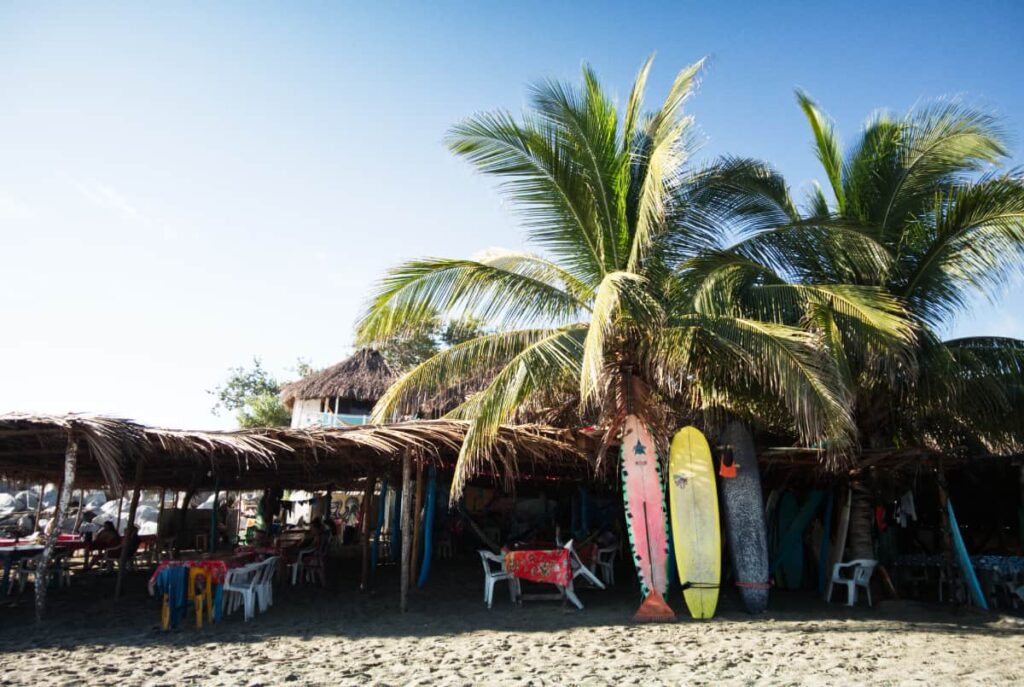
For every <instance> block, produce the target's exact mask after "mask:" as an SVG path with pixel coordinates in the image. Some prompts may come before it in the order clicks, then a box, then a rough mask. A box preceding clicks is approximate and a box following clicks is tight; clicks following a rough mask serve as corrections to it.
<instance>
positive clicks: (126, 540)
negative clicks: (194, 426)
mask: <svg viewBox="0 0 1024 687" xmlns="http://www.w3.org/2000/svg"><path fill="white" fill-rule="evenodd" d="M145 462H146V461H145V458H143V457H142V456H139V457H138V458H137V459H136V462H135V487H134V488H133V489H132V503H131V505H130V506H129V507H128V523H127V524H126V525H125V526H124V536H123V537H121V557H120V558H119V559H118V562H117V584H115V585H114V601H117V600H118V599H120V598H121V582H122V580H123V579H124V569H125V566H127V565H128V554H129V552H130V553H135V543H136V541H138V535H137V534H136V531H135V512H136V511H137V510H138V509H139V493H140V491H139V490H140V489H141V488H142V467H143V464H144V463H145ZM121 500H122V501H124V494H121Z"/></svg>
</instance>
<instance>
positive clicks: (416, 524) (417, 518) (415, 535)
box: [409, 460, 423, 584]
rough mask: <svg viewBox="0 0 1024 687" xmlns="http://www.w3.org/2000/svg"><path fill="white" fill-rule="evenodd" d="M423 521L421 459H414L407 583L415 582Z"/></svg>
mask: <svg viewBox="0 0 1024 687" xmlns="http://www.w3.org/2000/svg"><path fill="white" fill-rule="evenodd" d="M422 523H423V461H419V460H417V461H416V508H415V509H414V510H413V512H412V565H410V566H409V584H416V571H417V570H419V567H420V566H419V562H420V530H421V529H422Z"/></svg>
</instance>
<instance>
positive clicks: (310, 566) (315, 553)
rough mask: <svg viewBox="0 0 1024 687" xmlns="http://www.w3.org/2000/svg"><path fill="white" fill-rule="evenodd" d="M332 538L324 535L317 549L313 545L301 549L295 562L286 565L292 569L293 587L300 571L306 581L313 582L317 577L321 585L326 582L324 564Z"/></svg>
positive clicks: (296, 582)
mask: <svg viewBox="0 0 1024 687" xmlns="http://www.w3.org/2000/svg"><path fill="white" fill-rule="evenodd" d="M332 540H333V537H331V536H325V538H324V541H323V543H322V545H321V547H320V548H319V549H318V548H316V547H315V546H311V547H309V548H308V549H301V550H300V551H299V555H298V557H297V558H296V560H295V562H294V563H291V564H290V565H289V566H288V567H289V568H291V569H292V586H293V587H294V586H295V585H297V584H298V583H299V575H300V573H301V574H302V577H303V579H305V580H306V581H307V582H313V581H314V580H315V579H316V578H317V577H319V578H320V584H321V585H326V584H327V580H326V579H325V576H324V566H325V565H326V564H327V561H326V558H327V551H328V549H329V548H330V545H331V541H332Z"/></svg>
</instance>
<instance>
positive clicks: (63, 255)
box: [0, 2, 1024, 428]
mask: <svg viewBox="0 0 1024 687" xmlns="http://www.w3.org/2000/svg"><path fill="white" fill-rule="evenodd" d="M637 4H638V5H639V6H638V7H633V6H629V5H632V3H608V4H607V5H604V4H601V3H593V2H587V3H583V2H581V3H568V2H566V3H526V2H517V3H508V4H504V5H498V4H497V3H464V4H461V3H430V4H428V3H422V4H421V3H415V4H407V5H404V4H397V3H395V4H387V5H386V6H376V5H377V3H272V4H261V3H217V4H213V3H209V4H206V3H204V4H188V3H173V4H171V3H165V4H163V5H160V6H157V5H156V4H155V3H145V4H143V3H139V4H136V5H128V4H125V3H68V4H59V3H47V4H45V5H43V4H40V3H5V4H3V5H2V6H0V70H2V71H0V258H2V260H3V268H2V270H0V312H2V313H3V319H2V321H3V323H4V326H3V328H2V329H0V332H2V335H0V412H3V411H8V410H35V411H53V412H63V411H69V410H79V411H94V412H106V413H114V414H120V415H125V416H129V417H133V418H136V419H139V420H142V421H144V422H148V423H153V424H162V425H167V426H180V427H196V428H203V427H227V426H231V424H232V420H231V418H220V419H218V418H215V417H213V416H212V415H211V414H210V411H209V409H210V405H211V398H210V397H209V396H208V395H207V394H206V392H205V390H206V389H209V388H211V387H213V386H214V385H216V384H217V383H218V382H219V381H220V380H221V379H222V378H223V376H224V373H225V370H226V368H228V367H229V366H232V365H238V364H245V363H246V362H247V361H248V360H249V359H251V357H252V356H254V355H256V356H260V357H261V358H263V360H264V363H265V364H266V366H267V367H269V368H270V369H272V370H273V371H275V372H278V373H279V374H280V375H281V376H287V374H288V368H290V367H291V366H292V365H293V364H294V360H295V359H296V358H297V357H299V356H302V357H305V358H309V359H312V361H313V362H314V363H315V364H320V365H326V364H329V363H332V362H335V361H337V360H339V359H340V358H342V357H343V356H345V355H347V354H348V353H349V352H350V351H351V347H350V343H351V336H352V325H353V322H354V319H355V317H356V315H357V313H358V312H359V310H360V307H361V304H362V302H363V299H364V296H365V294H366V288H367V285H368V284H369V283H370V282H371V281H373V280H374V279H375V278H377V277H378V276H379V275H380V274H381V273H382V272H383V270H384V269H386V268H387V267H388V266H389V265H392V264H394V263H396V262H398V261H400V260H402V259H405V258H409V257H415V256H423V255H443V256H470V255H472V254H475V253H477V252H479V251H480V250H483V249H486V248H488V247H494V246H503V247H509V248H516V247H520V246H521V245H522V244H521V234H520V231H519V229H518V227H517V223H516V218H515V217H514V216H513V215H512V214H511V213H510V212H509V210H508V208H507V207H505V206H504V205H503V204H502V201H501V198H500V197H499V195H498V194H497V193H496V192H495V190H494V187H493V185H492V184H491V183H490V182H489V181H487V180H485V179H482V178H480V177H479V176H477V175H475V174H474V173H473V172H472V171H471V170H470V169H469V168H468V167H467V166H466V165H465V164H464V163H462V162H460V161H458V160H456V159H454V158H453V157H452V156H451V155H450V154H449V153H448V152H447V151H446V150H445V149H444V147H443V145H442V139H443V136H444V133H445V131H446V129H447V128H448V127H449V126H450V125H451V124H453V123H454V122H456V121H457V120H459V119H460V118H461V117H464V116H466V115H468V114H471V113H473V112H474V111H478V110H486V109H493V108H497V107H508V108H512V109H519V108H521V106H522V104H523V97H524V93H525V86H526V85H527V84H528V83H530V82H532V81H535V80H537V79H540V78H545V77H555V78H562V79H576V78H577V75H578V71H579V66H580V64H581V62H582V61H584V60H586V61H588V62H590V63H592V64H593V65H594V66H595V67H596V69H597V70H598V72H599V73H600V74H601V76H602V78H603V79H604V81H605V82H606V83H607V84H608V85H609V86H610V87H612V89H613V90H614V91H616V92H618V93H619V94H621V95H623V96H624V94H625V93H626V91H627V89H628V86H629V84H630V82H631V79H632V77H633V75H634V73H635V72H636V70H637V68H638V67H639V65H640V64H641V62H642V61H643V59H644V57H645V56H646V55H647V54H649V53H651V52H652V51H656V52H657V59H656V62H655V68H654V72H653V75H652V79H651V82H650V94H649V98H650V99H651V100H652V101H653V100H654V99H656V98H658V97H660V96H661V95H663V94H664V91H665V89H666V88H667V85H668V83H669V81H670V80H671V78H672V76H673V75H674V73H675V72H676V71H677V70H678V69H680V68H681V67H683V66H684V65H686V64H689V63H690V62H693V61H694V60H696V59H698V58H700V57H701V56H704V55H709V56H711V63H710V68H709V69H708V71H707V72H706V74H705V77H704V82H703V85H702V87H701V90H700V92H699V94H698V96H697V97H696V98H695V99H694V100H692V101H691V103H692V104H691V111H692V112H693V113H694V114H695V115H696V117H697V119H698V123H699V124H700V126H701V129H702V131H703V135H704V139H705V143H704V146H703V148H702V150H701V153H700V154H701V156H702V157H710V156H715V155H718V154H721V153H734V154H743V155H748V156H754V157H760V158H765V159H768V160H770V161H772V162H773V163H775V164H776V165H777V166H778V167H780V168H781V169H782V170H783V172H785V174H786V175H787V177H788V178H789V180H790V182H791V183H792V184H793V185H794V186H795V187H796V189H797V190H798V191H799V190H800V189H801V188H802V187H804V186H806V185H807V184H809V183H810V181H811V180H812V179H817V178H820V175H819V173H818V170H817V167H816V162H815V160H814V158H813V154H812V152H811V150H810V144H809V139H808V135H807V131H806V127H805V124H804V122H803V120H802V118H801V116H800V113H799V111H798V110H797V108H796V105H795V103H794V98H793V89H794V87H796V86H800V87H802V88H804V89H806V90H807V91H809V92H810V93H811V94H812V95H813V96H814V97H815V98H816V99H817V100H818V101H819V102H820V103H821V104H822V105H823V106H824V107H825V108H826V109H827V110H828V111H829V112H830V113H831V114H832V115H833V116H834V117H835V119H836V120H837V121H838V124H839V127H840V130H841V131H842V132H844V133H845V134H846V138H847V140H849V139H850V138H852V136H853V135H854V133H855V132H856V131H857V128H858V127H859V125H860V123H861V122H862V121H863V120H864V118H865V117H866V116H867V115H868V114H869V113H870V112H872V111H873V110H875V109H878V108H890V109H893V110H896V111H904V110H906V109H907V108H909V107H910V106H912V105H913V104H914V103H916V102H919V101H921V100H924V99H928V98H931V97H935V96H943V95H957V94H959V95H961V96H963V97H964V98H965V99H967V100H968V101H970V102H972V103H975V104H980V105H983V106H985V107H988V108H990V109H993V110H995V111H997V112H998V113H1000V114H1001V115H1002V116H1003V119H1004V122H1005V125H1006V127H1007V129H1008V131H1009V132H1010V134H1011V136H1012V139H1013V142H1014V154H1015V158H1014V161H1015V163H1016V164H1020V163H1022V162H1024V156H1022V153H1021V150H1022V143H1024V91H1022V89H1021V88H1020V85H1019V83H1020V73H1021V71H1022V68H1024V47H1022V46H1024V42H1022V41H1021V40H1020V36H1019V33H1020V29H1021V27H1022V26H1024V5H1022V4H1020V3H1013V2H1006V3H996V2H979V3H970V4H968V3H962V2H955V3H954V2H949V3H942V2H928V3H915V2H899V3H893V2H879V3H873V2H857V3H848V4H846V5H845V6H843V7H834V8H832V7H828V6H827V5H828V4H829V3H821V2H817V3H781V2H776V3H749V5H748V4H747V3H727V2H717V3H707V2H705V3H689V2H674V3H637ZM1022 306H1024V298H1022V297H1021V296H1020V295H1019V285H1018V287H1017V288H1016V293H1011V294H1010V295H1008V296H1007V297H1006V298H1005V299H1003V300H1002V301H1001V303H1000V304H999V306H998V307H993V306H990V305H987V304H983V303H979V305H978V307H977V308H975V309H974V310H973V313H972V315H971V317H970V318H969V319H966V320H963V321H960V322H958V323H955V324H954V325H953V328H952V331H951V333H952V334H954V335H956V334H964V333H987V334H1002V335H1012V336H1018V337H1024V307H1022Z"/></svg>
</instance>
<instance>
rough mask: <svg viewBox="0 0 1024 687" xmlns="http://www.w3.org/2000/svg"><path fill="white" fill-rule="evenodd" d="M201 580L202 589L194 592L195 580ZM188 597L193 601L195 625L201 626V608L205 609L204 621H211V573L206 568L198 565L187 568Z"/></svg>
mask: <svg viewBox="0 0 1024 687" xmlns="http://www.w3.org/2000/svg"><path fill="white" fill-rule="evenodd" d="M198 580H202V581H203V589H202V591H201V592H198V593H197V592H196V581H198ZM188 598H189V599H190V600H192V601H193V602H194V603H195V607H196V627H197V628H199V627H202V626H203V608H204V607H205V609H206V622H208V623H212V622H213V575H212V574H211V573H210V571H209V570H207V569H206V568H200V567H198V566H195V567H191V568H189V569H188Z"/></svg>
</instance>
